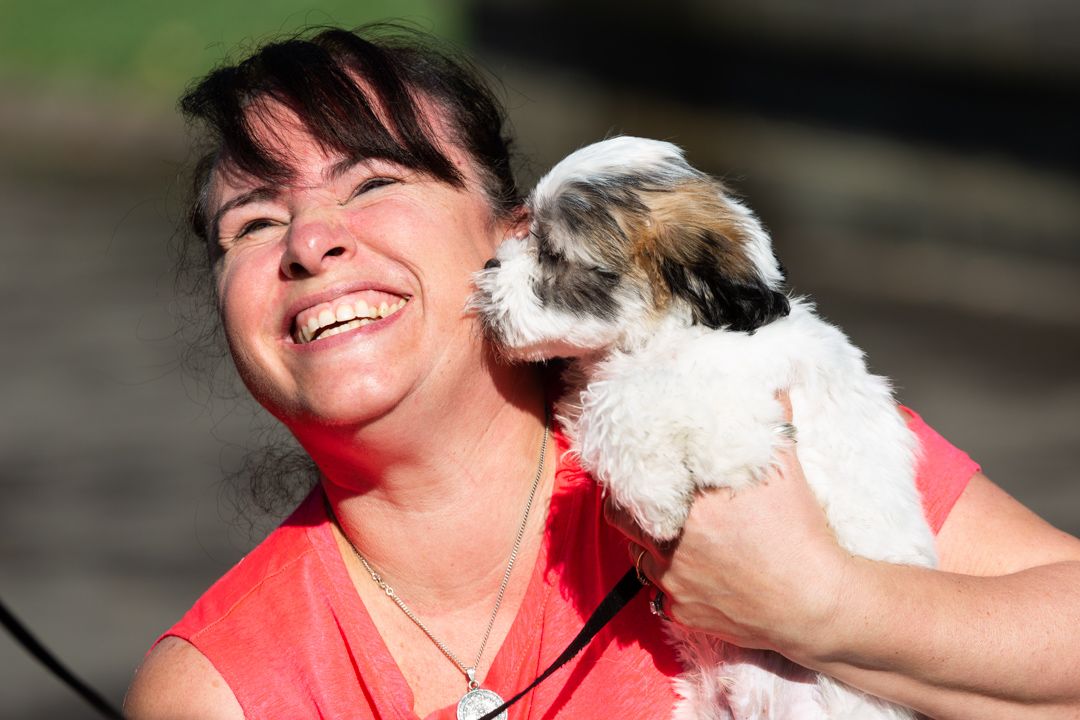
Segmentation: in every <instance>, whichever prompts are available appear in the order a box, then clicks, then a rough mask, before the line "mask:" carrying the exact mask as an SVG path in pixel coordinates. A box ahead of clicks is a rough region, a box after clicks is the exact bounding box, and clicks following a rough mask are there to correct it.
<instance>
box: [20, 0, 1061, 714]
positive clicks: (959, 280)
mask: <svg viewBox="0 0 1080 720" xmlns="http://www.w3.org/2000/svg"><path fill="white" fill-rule="evenodd" d="M661 6H662V10H660V9H657V8H658V7H661ZM385 18H403V19H405V20H407V21H409V22H412V23H415V24H416V25H418V26H420V27H422V28H425V29H428V30H430V31H432V32H434V33H436V34H439V35H441V36H443V37H446V38H449V39H451V40H452V41H454V42H456V43H459V44H460V45H462V46H464V47H466V48H468V49H469V50H470V51H471V52H473V53H474V54H475V55H476V56H477V57H479V58H480V59H481V60H482V62H483V63H484V64H485V65H486V66H487V67H488V68H490V69H491V70H492V72H493V73H494V74H495V75H497V76H498V77H499V78H501V84H500V92H501V93H502V94H503V95H504V96H505V98H506V100H507V102H508V104H509V106H510V108H511V115H512V119H513V123H514V125H515V127H516V130H517V133H518V137H519V150H520V151H521V153H522V157H523V161H522V163H521V168H520V170H521V175H522V178H523V182H524V183H525V184H526V185H528V184H530V183H531V182H532V181H533V180H535V178H536V177H537V176H538V175H539V174H540V173H542V172H543V171H544V170H545V169H546V168H547V167H549V166H550V165H551V164H552V163H553V162H555V161H557V160H558V159H559V158H561V157H562V156H563V155H565V154H566V153H567V152H569V151H571V150H573V149H575V148H577V147H579V146H581V145H583V144H587V143H589V142H592V141H595V140H599V139H602V138H603V137H605V136H607V135H611V134H615V133H628V134H636V135H644V136H649V137H656V138H662V139H667V140H671V141H673V142H676V143H678V144H680V145H681V146H683V147H684V148H686V150H687V153H688V156H689V158H690V160H691V161H692V162H693V163H695V164H696V165H698V166H699V167H702V168H703V169H706V170H708V171H710V172H712V173H715V174H717V175H720V176H722V177H724V178H725V179H726V180H727V181H728V182H729V184H730V185H731V186H732V187H733V188H734V189H735V190H736V191H738V192H739V193H740V194H742V195H743V196H744V197H745V198H746V199H747V201H748V202H749V203H750V205H751V206H752V207H754V208H756V209H757V210H758V212H759V213H760V215H761V216H762V218H763V219H764V221H765V223H766V224H767V225H768V226H769V228H770V229H771V230H772V232H773V235H774V237H775V242H776V245H777V248H778V250H779V254H780V256H781V258H782V259H783V260H784V261H785V263H786V264H787V267H788V271H789V275H790V282H791V286H792V288H793V290H794V291H795V292H798V293H807V294H810V295H812V296H813V297H814V298H815V299H816V300H817V302H818V306H819V310H820V312H821V314H822V315H824V316H825V317H826V318H828V319H829V320H831V321H833V322H835V323H837V324H839V325H840V326H842V327H843V328H844V329H845V331H847V333H848V334H849V335H850V336H851V337H852V338H853V339H854V341H855V342H856V343H857V344H858V345H860V346H861V347H863V348H864V349H865V350H866V351H867V353H868V356H869V361H870V363H871V365H872V367H873V368H874V369H875V370H876V371H877V372H880V373H882V374H886V375H889V376H890V377H892V378H893V379H894V381H895V383H896V385H897V388H898V392H899V395H900V398H901V400H902V401H903V402H904V403H906V404H908V405H910V406H911V407H913V408H915V409H916V410H917V411H918V412H920V413H921V414H922V415H923V416H924V417H925V418H926V419H927V420H928V421H929V422H930V424H931V425H932V426H933V427H935V428H936V429H937V430H939V431H940V432H941V433H942V434H943V435H945V436H946V437H947V438H949V439H950V440H951V441H952V442H953V443H955V444H956V445H958V446H959V447H961V448H963V449H965V450H966V451H968V452H969V453H970V454H971V455H972V456H973V457H974V458H975V459H976V460H977V461H979V462H980V463H981V464H982V466H983V469H984V471H985V472H986V474H987V475H989V476H990V477H991V479H993V480H995V481H997V482H998V483H999V484H1001V485H1002V486H1003V487H1005V488H1006V489H1007V490H1008V491H1009V492H1010V493H1012V494H1013V495H1014V496H1016V497H1017V498H1019V499H1020V500H1021V501H1023V502H1024V503H1026V504H1027V505H1029V506H1030V507H1032V508H1033V509H1035V510H1036V511H1037V512H1038V513H1039V514H1041V515H1042V516H1043V517H1045V518H1046V519H1048V520H1049V521H1050V522H1052V523H1053V524H1055V525H1056V526H1057V527H1059V528H1061V529H1063V530H1066V531H1069V532H1071V533H1074V534H1080V470H1078V467H1080V360H1078V359H1077V358H1080V132H1078V130H1080V125H1078V120H1080V111H1078V108H1080V102H1078V100H1080V43H1078V42H1077V40H1076V38H1077V37H1080V5H1078V4H1077V3H1075V2H1071V0H950V2H948V3H941V2H936V1H931V0H903V1H902V2H901V0H858V1H857V2H856V1H855V0H814V1H812V2H807V1H806V0H798V1H796V0H668V1H667V2H665V3H662V4H660V3H654V2H641V1H637V0H618V1H616V0H610V1H609V0H574V2H569V1H565V0H502V1H498V0H459V1H457V2H451V1H449V0H411V1H405V0H398V1H394V0H383V1H376V0H370V1H366V2H365V1H359V0H358V1H355V2H344V1H342V2H322V3H320V2H300V1H299V0H260V1H259V2H254V1H253V0H251V1H248V0H244V1H241V0H215V1H213V2H211V1H210V0H187V1H186V2H184V3H179V2H164V1H155V2H151V1H149V0H141V1H140V0H95V1H94V2H84V1H82V0H4V1H3V2H0V219H2V222H0V301H2V310H0V328H2V334H3V335H4V340H3V341H2V343H0V398H2V401H0V462H2V464H0V597H2V598H3V600H4V601H5V603H7V604H8V606H9V607H10V608H11V609H12V610H13V611H14V612H15V613H16V614H18V615H20V616H21V617H22V618H23V619H24V620H26V621H27V622H28V623H29V624H30V626H31V627H32V628H33V629H34V631H35V632H36V633H37V635H38V636H39V637H40V638H41V639H42V640H43V641H44V642H45V643H46V644H47V645H49V646H50V647H51V648H53V649H54V650H55V651H56V652H58V653H59V654H60V656H61V657H63V658H64V659H65V661H66V662H67V663H68V664H69V665H70V666H71V667H73V668H74V669H75V670H76V671H77V672H78V673H79V674H81V675H82V676H84V677H85V678H86V679H87V680H89V681H90V682H91V683H92V684H93V685H94V686H96V687H98V688H100V689H101V690H102V692H104V693H105V694H106V695H107V696H108V697H109V698H110V699H112V700H113V701H115V702H117V703H119V701H120V699H121V697H122V695H123V691H124V688H125V687H126V684H127V682H128V680H129V679H130V676H131V674H132V673H133V672H134V669H135V667H136V666H137V665H138V663H139V661H140V660H141V659H142V656H143V654H144V653H145V652H146V650H147V649H148V648H149V647H150V645H151V644H152V643H153V642H154V640H155V639H156V638H157V637H158V636H159V635H160V634H161V633H162V632H163V631H164V630H166V629H167V628H168V627H169V626H170V625H171V624H172V623H173V622H175V621H176V620H177V619H178V618H179V617H180V616H181V615H182V614H183V612H184V611H185V610H186V609H187V608H188V607H189V606H190V605H191V603H192V602H193V601H194V600H195V599H196V598H197V597H198V595H199V594H200V593H201V592H202V591H203V590H204V589H205V588H206V587H208V586H209V585H210V584H211V583H212V582H213V581H214V580H215V579H216V578H217V577H218V576H219V575H220V574H221V573H222V572H224V571H225V570H226V569H227V568H228V567H230V566H231V565H232V564H233V563H234V562H235V561H236V560H237V559H238V558H239V557H240V556H242V554H243V553H244V552H245V551H246V550H247V549H248V548H250V547H251V545H252V544H253V543H254V542H255V541H257V540H258V538H259V536H260V533H262V532H264V531H265V528H266V527H267V526H268V525H269V524H270V523H268V522H265V521H264V522H262V523H256V524H254V525H253V524H252V523H250V522H244V521H239V522H237V521H236V520H235V516H236V507H235V503H234V502H232V501H231V500H230V498H231V497H232V495H231V494H230V493H229V491H228V489H227V488H226V487H225V486H224V485H223V483H222V476H223V469H224V470H228V469H230V468H235V467H236V464H237V462H239V460H240V458H242V457H243V455H244V448H245V447H246V446H248V445H249V444H250V440H249V435H250V427H251V425H252V422H256V423H257V418H256V417H255V415H254V414H253V412H252V411H251V409H250V407H248V406H246V405H240V406H239V407H237V406H236V405H235V403H233V402H230V401H228V400H227V399H224V400H223V399H221V398H214V397H212V396H211V395H210V394H209V393H208V391H207V390H206V388H205V386H202V385H200V384H199V383H198V382H196V381H195V380H193V379H192V378H190V377H185V376H184V375H183V374H182V373H181V371H180V369H179V364H178V352H179V348H180V347H181V340H180V339H178V338H177V336H176V323H175V321H174V318H173V315H172V308H173V307H174V305H173V303H174V297H173V285H172V278H171V276H170V267H171V260H170V256H169V253H168V251H167V248H168V244H169V241H170V238H171V237H172V236H173V233H174V227H175V225H176V221H177V218H178V217H179V215H180V211H179V209H178V205H177V203H176V183H177V179H176V178H177V173H178V170H179V168H181V167H182V165H183V164H184V163H185V161H186V160H188V150H187V146H186V141H185V132H184V127H183V124H182V122H181V121H180V119H179V118H178V117H177V116H176V114H175V112H174V104H175V101H176V98H177V96H178V95H179V93H180V92H181V91H182V89H183V88H184V87H185V85H186V84H187V83H188V82H189V81H190V80H191V79H192V78H193V77H195V76H196V75H199V74H200V73H203V72H205V71H207V70H209V69H210V68H211V67H213V65H214V64H215V63H216V62H219V61H220V60H221V58H223V57H225V56H228V55H230V54H232V55H234V56H235V54H236V53H237V48H238V47H240V46H243V45H251V44H252V43H257V42H258V41H259V40H260V39H264V38H266V37H268V36H271V35H274V34H276V33H280V32H284V31H289V30H293V29H295V28H297V27H299V26H302V25H305V24H311V23H337V24H342V25H346V26H353V25H357V24H360V23H363V22H367V21H370V20H376V19H385ZM90 717H94V715H93V713H92V712H91V711H90V710H88V709H84V708H83V707H82V706H81V705H80V703H79V701H77V700H76V699H75V698H74V697H73V696H72V695H71V694H70V693H69V692H68V691H67V690H66V689H65V688H64V687H62V686H61V685H60V684H59V683H58V682H57V681H56V680H54V679H53V678H52V677H51V676H50V675H48V674H46V672H45V671H44V670H42V669H41V668H40V667H39V666H38V665H37V664H36V662H35V661H34V660H32V659H31V658H30V657H29V656H27V655H26V654H25V653H24V652H23V651H22V650H21V649H20V648H18V647H16V646H15V645H14V643H13V642H12V641H11V639H10V638H9V637H8V636H7V635H6V634H0V719H3V720H6V719H8V718H11V719H15V718H19V719H20V720H23V719H36V718H42V719H44V718H73V719H74V718H90Z"/></svg>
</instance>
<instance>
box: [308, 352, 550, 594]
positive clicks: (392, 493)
mask: <svg viewBox="0 0 1080 720" xmlns="http://www.w3.org/2000/svg"><path fill="white" fill-rule="evenodd" d="M502 370H504V371H507V372H506V373H504V375H505V374H509V371H511V370H513V371H514V372H516V373H517V377H516V378H515V379H513V380H512V381H511V382H510V383H507V382H505V381H506V380H507V378H505V377H504V378H503V382H501V383H495V382H493V383H492V384H491V386H490V387H488V388H476V387H474V388H471V389H470V391H469V392H468V397H469V400H468V402H465V401H461V402H459V403H457V407H452V408H443V409H441V410H440V409H429V410H427V411H426V412H421V413H415V412H414V413H409V412H401V413H398V414H394V415H393V416H387V417H384V418H380V419H379V420H378V421H376V422H372V423H368V424H367V425H366V426H365V427H364V428H360V429H358V430H356V431H355V432H354V434H353V435H352V437H351V438H349V439H348V441H347V442H340V441H341V440H344V438H339V442H337V443H329V444H328V446H329V447H332V448H335V451H334V452H333V453H330V452H327V453H323V454H321V456H320V454H319V453H318V452H317V451H316V452H315V453H313V457H314V458H315V460H316V462H317V463H319V465H320V467H322V468H323V472H324V479H323V484H324V487H325V489H326V493H327V497H328V498H329V500H330V502H331V505H332V507H333V509H334V512H335V514H336V515H337V518H338V520H339V522H340V525H341V528H342V529H343V530H344V532H345V534H346V536H347V537H348V539H349V540H350V541H351V542H352V543H353V544H354V545H355V546H356V548H357V549H358V551H359V552H361V553H362V554H363V555H364V557H365V559H366V560H367V561H368V562H369V563H370V564H371V565H372V566H373V567H375V568H377V569H378V570H379V571H380V572H381V573H382V574H385V575H386V576H388V577H391V578H393V579H394V581H395V582H396V583H397V584H398V586H399V587H398V588H397V589H399V590H400V591H401V592H402V593H403V594H406V593H407V596H408V597H410V598H411V599H412V602H413V603H414V604H417V605H418V606H420V607H422V606H423V605H424V604H426V603H428V602H429V601H430V602H431V603H432V604H444V603H446V602H447V600H448V599H449V598H455V599H457V600H459V601H461V602H469V601H470V600H471V599H472V598H473V597H487V596H488V595H490V592H491V587H492V584H493V582H494V586H495V587H496V588H497V587H498V584H499V582H500V581H501V577H502V574H503V573H504V572H505V566H506V562H507V559H508V558H509V556H510V552H511V550H512V549H513V545H514V540H515V537H516V535H517V531H518V528H519V527H520V525H521V522H522V516H523V514H524V511H525V504H526V501H527V499H528V496H529V491H530V489H531V487H532V485H533V480H534V478H535V477H536V474H537V469H538V465H539V461H540V449H541V445H542V443H543V440H544V436H545V409H544V399H543V395H542V384H541V381H540V378H539V376H538V375H537V373H536V372H535V370H533V369H531V368H526V367H523V366H516V367H514V366H505V367H504V368H502ZM507 387H509V388H511V389H512V390H515V392H512V393H507V392H506V388H507ZM410 409H411V408H402V410H403V411H404V410H410ZM410 415H411V416H410ZM322 445H323V443H320V444H319V447H321V446H322ZM553 459H554V457H553V455H550V456H549V457H548V460H549V462H546V463H545V464H546V467H545V472H544V473H543V476H542V477H541V479H540V483H539V484H540V489H539V490H538V492H537V497H536V500H534V506H533V509H532V512H531V513H530V522H529V524H528V525H529V528H528V532H527V537H526V539H525V544H526V545H527V549H531V550H537V549H538V548H539V541H538V538H539V536H540V535H541V533H542V530H543V527H544V518H545V517H546V508H547V499H548V497H549V496H550V487H551V480H552V478H553V477H554V472H553V471H554V462H552V461H553ZM530 555H531V556H532V557H533V558H535V552H530ZM522 559H525V558H522ZM527 574H528V573H526V575H527Z"/></svg>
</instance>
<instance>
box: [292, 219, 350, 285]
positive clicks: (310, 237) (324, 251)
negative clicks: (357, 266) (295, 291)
mask: <svg viewBox="0 0 1080 720" xmlns="http://www.w3.org/2000/svg"><path fill="white" fill-rule="evenodd" d="M354 249H355V243H354V241H353V238H352V236H351V235H349V233H348V231H347V230H345V229H344V228H342V227H341V226H339V225H338V224H337V223H335V222H333V221H332V220H331V219H330V218H327V217H325V216H322V215H321V214H316V215H314V216H311V217H296V218H294V219H293V221H292V223H291V224H290V225H289V230H288V235H287V237H286V243H285V252H284V253H282V256H281V272H282V273H284V275H285V276H286V277H288V278H290V279H292V280H299V279H302V278H305V277H312V276H315V275H319V274H320V273H322V272H325V271H326V270H327V269H328V268H329V267H330V266H331V265H332V264H333V263H334V258H344V257H346V256H348V255H351V254H352V252H353V251H354Z"/></svg>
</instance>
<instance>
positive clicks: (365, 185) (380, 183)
mask: <svg viewBox="0 0 1080 720" xmlns="http://www.w3.org/2000/svg"><path fill="white" fill-rule="evenodd" d="M396 182H399V181H398V180H397V179H396V178H390V177H372V178H368V179H367V180H364V182H362V183H360V184H359V185H357V186H356V189H355V190H353V191H352V195H350V196H349V200H352V199H354V198H356V197H359V196H360V195H363V194H364V193H367V192H371V191H372V190H377V189H379V188H381V187H385V186H387V185H393V184H394V183H396ZM345 202H348V200H346V201H345Z"/></svg>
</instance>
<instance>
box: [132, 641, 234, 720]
mask: <svg viewBox="0 0 1080 720" xmlns="http://www.w3.org/2000/svg"><path fill="white" fill-rule="evenodd" d="M124 715H125V716H127V717H128V718H131V719H132V720H157V719H158V718H162V719H163V720H165V719H167V720H185V718H192V719H194V718H200V719H202V718H205V719H206V720H242V719H243V717H244V711H243V709H242V708H241V707H240V703H239V702H238V701H237V699H236V696H235V695H234V694H233V692H232V690H230V689H229V686H228V684H227V683H226V682H225V680H224V678H222V677H221V673H219V672H218V671H217V669H216V668H215V667H214V665H213V664H212V663H211V662H210V661H209V660H208V659H207V658H206V656H205V655H203V654H202V653H201V652H199V650H198V649H196V648H195V646H194V645H192V644H191V643H189V642H187V641H186V640H182V639H180V638H178V637H167V638H165V639H163V640H162V641H161V642H159V643H158V644H157V645H156V646H154V649H153V650H151V651H150V653H149V654H148V655H147V656H146V658H145V659H144V660H143V661H142V664H141V665H140V666H139V669H138V670H137V671H136V673H135V678H134V680H132V682H131V687H130V688H129V689H128V693H127V697H126V698H124Z"/></svg>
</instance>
